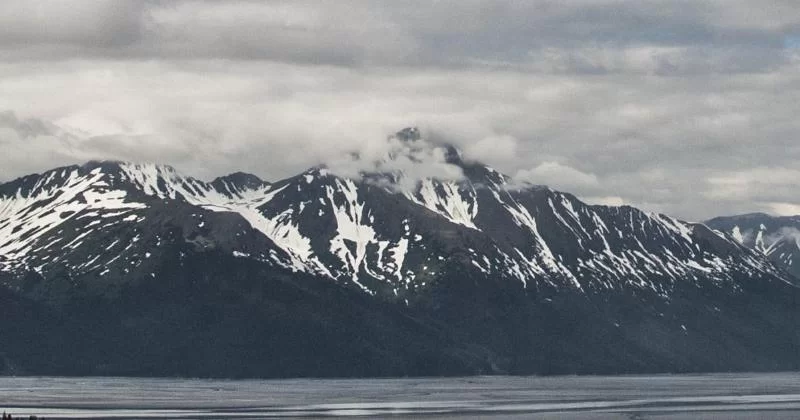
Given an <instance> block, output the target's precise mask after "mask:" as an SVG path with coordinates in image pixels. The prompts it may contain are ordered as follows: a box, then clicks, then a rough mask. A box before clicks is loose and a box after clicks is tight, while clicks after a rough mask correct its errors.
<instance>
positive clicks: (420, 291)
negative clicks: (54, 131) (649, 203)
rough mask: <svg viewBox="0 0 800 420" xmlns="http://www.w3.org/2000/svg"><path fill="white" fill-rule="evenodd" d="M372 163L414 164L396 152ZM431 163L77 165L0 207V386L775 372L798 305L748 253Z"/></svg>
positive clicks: (449, 160) (786, 280)
mask: <svg viewBox="0 0 800 420" xmlns="http://www.w3.org/2000/svg"><path fill="white" fill-rule="evenodd" d="M394 141H398V142H399V144H401V145H403V148H404V149H403V150H405V151H411V152H414V151H415V150H420V149H422V148H426V147H427V148H430V147H431V146H430V145H429V144H428V143H427V142H425V141H424V139H421V138H420V137H419V135H418V132H416V131H414V130H404V131H403V132H401V133H398V135H397V136H396V137H395V138H394ZM432 150H433V152H434V153H435V154H436V155H437V156H440V157H441V158H442V162H441V164H444V165H447V166H448V167H450V168H452V169H455V172H456V173H458V176H457V177H453V178H452V179H443V178H425V179H421V180H417V179H414V178H413V174H410V173H408V172H404V171H403V170H397V169H394V168H393V167H392V165H390V164H384V165H378V166H376V168H377V169H376V170H375V171H371V172H367V173H364V172H362V173H361V174H360V176H356V177H345V176H340V175H337V172H336V171H333V170H331V169H328V168H325V167H318V168H312V169H310V170H308V171H306V172H304V173H302V174H299V175H297V176H295V177H291V178H288V179H285V180H281V181H277V182H274V183H267V182H264V181H261V180H260V179H258V178H257V177H255V176H252V175H247V174H242V173H237V174H233V175H229V176H226V177H222V178H218V179H216V180H214V181H212V182H204V181H200V180H197V179H194V178H191V177H187V176H184V175H181V174H180V173H178V172H177V171H176V170H174V169H173V168H171V167H168V166H162V165H152V164H130V163H122V162H90V163H88V164H85V165H82V166H73V167H65V168H59V169H55V170H52V171H48V172H45V173H43V174H38V175H31V176H28V177H24V178H21V179H18V180H15V181H12V182H9V183H6V184H3V185H2V186H0V273H1V274H0V276H2V277H0V281H1V282H2V284H3V285H4V289H3V297H2V299H3V302H2V303H4V304H3V305H2V306H3V307H4V309H3V311H4V313H3V320H2V321H0V333H2V334H3V336H4V337H7V340H6V341H7V342H8V343H9V344H8V345H7V346H6V349H5V353H3V360H4V363H5V364H6V365H8V366H15V369H17V370H19V369H22V370H27V371H28V372H31V373H48V374H53V373H71V374H132V375H141V374H143V375H153V374H155V375H202V376H265V377H271V376H330V375H336V376H354V375H358V376H368V375H409V374H410V375H437V374H469V373H598V372H606V373H608V372H644V371H648V372H651V371H701V370H703V371H707V370H736V369H748V370H753V369H762V370H769V369H793V368H796V367H797V366H798V364H799V361H798V358H797V354H798V353H797V350H798V348H800V347H798V343H800V328H799V327H800V324H798V319H797V316H796V314H797V309H798V306H797V302H798V301H797V296H798V289H797V287H795V286H794V285H793V284H792V283H793V282H794V279H793V278H792V277H791V276H789V275H788V274H787V273H785V272H784V271H783V270H781V269H780V268H778V267H776V266H775V265H774V264H773V263H772V262H770V261H769V260H768V259H767V258H765V257H764V255H763V254H762V253H761V252H759V251H758V250H751V249H750V248H748V247H747V246H745V245H747V244H742V243H740V241H737V240H735V239H733V238H732V237H731V236H728V235H724V234H720V233H717V232H715V231H713V230H711V229H709V228H708V227H706V226H705V225H702V224H691V223H686V222H682V221H679V220H676V219H673V218H670V217H668V216H665V215H660V214H652V213H647V212H643V211H640V210H638V209H635V208H632V207H628V206H623V207H607V206H592V205H587V204H585V203H583V202H581V201H580V200H578V199H577V198H576V197H574V196H572V195H570V194H567V193H562V192H558V191H554V190H552V189H550V188H547V187H544V186H535V185H528V184H520V183H517V182H515V181H513V180H512V179H510V178H509V177H507V176H505V175H503V174H501V173H499V172H497V171H496V170H494V169H492V168H490V167H487V166H485V165H482V164H479V163H475V162H468V161H464V160H463V158H462V157H461V155H460V153H459V152H458V151H457V150H455V149H453V148H451V147H446V146H434V148H433V149H432ZM397 158H398V156H387V157H386V162H389V163H390V162H391V161H392V160H393V159H397ZM412 159H413V156H412ZM386 162H384V163H386ZM31 348H36V349H37V350H36V351H31Z"/></svg>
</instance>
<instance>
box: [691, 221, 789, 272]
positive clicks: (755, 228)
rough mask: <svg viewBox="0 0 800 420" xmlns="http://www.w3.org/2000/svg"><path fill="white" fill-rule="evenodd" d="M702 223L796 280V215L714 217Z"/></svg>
mask: <svg viewBox="0 0 800 420" xmlns="http://www.w3.org/2000/svg"><path fill="white" fill-rule="evenodd" d="M706 224H707V225H708V226H709V227H712V228H714V229H718V230H720V231H722V232H725V233H727V234H729V235H730V236H731V237H733V238H734V239H736V241H738V242H739V243H741V244H743V245H745V246H747V247H748V248H751V249H754V250H756V251H759V252H761V253H763V254H764V255H766V256H767V257H769V259H770V260H771V261H772V262H774V263H775V265H777V266H778V267H781V268H783V269H785V270H786V271H788V272H789V273H791V274H792V275H794V276H795V277H797V278H800V216H770V215H768V214H764V213H751V214H744V215H739V216H729V217H717V218H714V219H711V220H709V221H707V222H706ZM795 262H798V263H797V264H795Z"/></svg>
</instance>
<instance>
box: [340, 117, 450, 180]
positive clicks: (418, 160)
mask: <svg viewBox="0 0 800 420" xmlns="http://www.w3.org/2000/svg"><path fill="white" fill-rule="evenodd" d="M372 144H377V145H378V147H373V148H370V149H368V152H367V153H364V152H362V151H360V150H356V151H353V152H351V153H349V154H347V155H346V156H342V157H338V158H332V159H330V160H329V161H328V163H327V164H326V166H327V168H328V169H329V170H330V171H331V172H332V173H334V174H336V175H338V176H342V177H347V178H355V179H362V178H363V179H366V180H368V181H372V182H377V183H379V184H381V185H383V186H388V187H391V188H396V189H398V190H400V191H412V190H413V189H414V188H415V187H416V186H417V184H418V182H419V181H421V180H424V179H431V178H432V179H438V180H441V181H458V180H461V179H463V178H464V172H463V170H462V169H461V167H460V166H458V165H457V164H455V162H454V161H453V160H452V159H453V158H454V157H456V156H457V154H458V153H460V152H459V151H458V150H457V149H454V148H451V147H448V146H443V145H439V144H436V143H433V142H431V141H429V140H427V139H426V138H424V137H422V135H421V133H420V132H419V129H418V128H406V129H403V130H402V131H401V132H399V133H398V134H396V135H392V136H389V137H388V138H387V139H386V142H385V143H378V142H374V143H372ZM376 174H377V175H379V177H377V178H376V177H374V175H376Z"/></svg>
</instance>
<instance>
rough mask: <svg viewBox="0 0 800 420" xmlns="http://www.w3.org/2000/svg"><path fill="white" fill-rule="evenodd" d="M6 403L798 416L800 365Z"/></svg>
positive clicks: (6, 390)
mask: <svg viewBox="0 0 800 420" xmlns="http://www.w3.org/2000/svg"><path fill="white" fill-rule="evenodd" d="M0 411H6V412H8V413H11V414H13V415H15V416H17V415H19V416H22V415H25V416H27V415H38V416H44V417H46V418H47V419H79V418H80V419H85V418H109V419H134V418H136V419H138V418H165V419H227V418H231V419H272V418H337V417H348V418H351V417H356V418H357V417H362V418H385V417H392V418H420V417H424V418H431V419H451V418H475V419H477V418H487V417H490V418H492V419H561V418H577V419H586V420H589V419H591V420H597V419H650V418H654V419H660V420H663V419H669V420H672V419H723V418H724V419H753V418H755V419H759V418H763V419H797V418H800V373H780V374H723V375H656V376H612V377H600V376H594V377H544V378H542V377H470V378H431V379H348V380H327V379H297V380H244V381H227V380H198V379H137V378H0Z"/></svg>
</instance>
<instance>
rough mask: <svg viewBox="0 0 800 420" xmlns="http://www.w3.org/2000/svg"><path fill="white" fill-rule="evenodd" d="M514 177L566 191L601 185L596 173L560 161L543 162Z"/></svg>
mask: <svg viewBox="0 0 800 420" xmlns="http://www.w3.org/2000/svg"><path fill="white" fill-rule="evenodd" d="M514 179H515V180H517V181H526V182H530V183H532V184H541V185H548V186H551V187H553V188H557V189H563V190H565V191H570V190H574V189H582V190H583V189H587V188H593V187H596V186H597V185H599V181H598V179H597V176H596V175H594V174H590V173H585V172H582V171H579V170H578V169H575V168H572V167H570V166H567V165H562V164H560V163H558V162H543V163H541V164H539V165H538V166H536V167H535V168H533V169H522V170H520V171H518V172H517V173H516V175H514Z"/></svg>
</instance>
